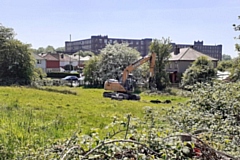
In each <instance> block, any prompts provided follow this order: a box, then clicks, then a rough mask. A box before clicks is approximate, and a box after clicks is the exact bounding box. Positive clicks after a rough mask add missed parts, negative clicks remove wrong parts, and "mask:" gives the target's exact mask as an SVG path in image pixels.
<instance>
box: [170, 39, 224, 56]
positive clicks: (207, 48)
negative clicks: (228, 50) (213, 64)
mask: <svg viewBox="0 0 240 160" xmlns="http://www.w3.org/2000/svg"><path fill="white" fill-rule="evenodd" d="M171 44H172V46H173V47H172V48H173V50H174V48H176V47H177V48H188V47H192V48H193V49H195V50H197V51H199V52H202V53H203V54H205V55H208V56H210V57H212V58H216V59H218V60H222V45H203V41H194V44H193V45H190V44H176V43H171Z"/></svg>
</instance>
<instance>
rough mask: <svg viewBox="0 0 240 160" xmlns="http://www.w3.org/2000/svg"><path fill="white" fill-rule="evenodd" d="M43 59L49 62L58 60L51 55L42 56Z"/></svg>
mask: <svg viewBox="0 0 240 160" xmlns="http://www.w3.org/2000/svg"><path fill="white" fill-rule="evenodd" d="M43 58H45V59H46V60H49V61H58V58H56V57H54V56H53V55H52V54H46V55H44V56H43Z"/></svg>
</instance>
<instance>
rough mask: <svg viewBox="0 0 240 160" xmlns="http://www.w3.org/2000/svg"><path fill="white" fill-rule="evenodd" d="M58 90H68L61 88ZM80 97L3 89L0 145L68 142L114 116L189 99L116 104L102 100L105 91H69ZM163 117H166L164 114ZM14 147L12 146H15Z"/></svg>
mask: <svg viewBox="0 0 240 160" xmlns="http://www.w3.org/2000/svg"><path fill="white" fill-rule="evenodd" d="M57 89H60V90H61V89H62V90H64V89H66V88H62V87H58V88H57ZM67 89H68V90H69V89H70V90H73V91H76V92H77V93H78V94H77V95H71V94H68V95H67V94H61V93H55V92H47V91H42V90H36V89H31V88H24V87H0V97H1V98H0V110H1V111H0V143H2V144H3V145H8V147H10V148H11V147H12V149H14V148H16V147H24V146H26V145H29V144H30V145H31V144H34V146H33V147H40V146H45V145H46V143H48V141H53V140H56V139H66V138H68V137H70V136H71V135H72V134H73V133H74V132H77V131H80V130H81V131H82V132H84V133H88V132H89V131H90V129H91V128H100V129H102V128H103V127H105V126H106V125H107V124H109V122H111V120H112V119H111V117H112V116H119V117H122V116H124V115H125V114H127V113H131V114H132V115H133V116H136V117H142V116H143V107H145V106H152V107H156V108H163V107H169V106H172V105H174V104H177V103H178V102H181V101H185V100H186V99H184V98H181V97H174V96H162V97H160V96H147V95H143V96H142V97H141V98H142V100H141V101H140V102H139V101H116V100H111V99H107V98H103V97H102V93H103V90H102V89H82V88H67ZM151 99H159V100H166V99H170V100H171V101H172V102H173V103H172V104H152V103H149V100H151ZM160 116H164V114H163V115H160ZM11 145H12V146H11Z"/></svg>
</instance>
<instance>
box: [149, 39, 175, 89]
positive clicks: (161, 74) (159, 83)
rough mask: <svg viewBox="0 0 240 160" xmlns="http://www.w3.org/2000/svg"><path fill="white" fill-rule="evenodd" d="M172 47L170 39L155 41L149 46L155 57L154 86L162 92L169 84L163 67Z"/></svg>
mask: <svg viewBox="0 0 240 160" xmlns="http://www.w3.org/2000/svg"><path fill="white" fill-rule="evenodd" d="M171 49H172V46H171V44H170V39H169V38H168V39H165V38H162V39H161V40H158V39H155V40H153V42H152V43H151V45H150V51H151V52H155V53H156V55H157V59H156V67H155V84H156V87H157V89H158V90H163V89H165V88H166V86H167V84H168V83H169V78H168V74H167V72H166V70H165V66H166V64H167V63H168V62H167V61H168V59H169V57H170V51H171Z"/></svg>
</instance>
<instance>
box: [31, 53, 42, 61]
mask: <svg viewBox="0 0 240 160" xmlns="http://www.w3.org/2000/svg"><path fill="white" fill-rule="evenodd" d="M32 55H33V57H34V58H35V59H38V60H40V59H44V58H43V57H41V56H39V55H37V54H35V53H32Z"/></svg>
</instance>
